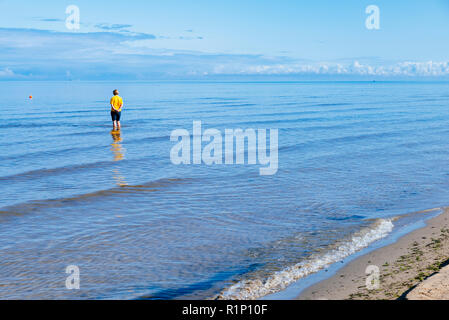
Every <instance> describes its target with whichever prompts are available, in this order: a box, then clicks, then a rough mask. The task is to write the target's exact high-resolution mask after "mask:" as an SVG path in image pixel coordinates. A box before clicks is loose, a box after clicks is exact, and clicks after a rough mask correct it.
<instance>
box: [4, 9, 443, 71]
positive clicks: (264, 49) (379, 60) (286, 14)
mask: <svg viewBox="0 0 449 320" xmlns="http://www.w3.org/2000/svg"><path fill="white" fill-rule="evenodd" d="M68 5H76V6H78V7H79V9H80V22H81V25H80V29H79V30H75V31H74V30H68V29H67V28H66V26H65V20H66V18H67V16H68V15H67V14H66V13H65V11H66V7H67V6H68ZM368 5H377V6H378V7H379V9H380V29H379V30H368V29H367V28H366V27H365V20H366V18H367V17H368V14H366V13H365V9H366V7H367V6H368ZM448 18H449V1H447V0H428V1H411V0H409V1H403V0H395V1H391V0H390V1H384V0H382V1H380V0H372V1H361V0H359V1H357V0H346V1H345V0H342V1H330V0H316V1H301V0H296V1H293V0H291V1H290V0H277V1H275V0H257V1H256V0H246V1H245V0H241V1H234V0H227V1H218V0H208V1H206V0H194V1H185V0H184V1H181V0H179V1H178V0H165V1H143V0H142V1H102V0H96V1H79V0H72V1H57V2H56V1H46V0H43V1H42V0H41V1H20V0H19V1H18V0H14V1H13V0H0V48H1V50H0V79H3V80H5V79H6V80H9V79H30V80H32V79H36V80H45V79H71V80H77V79H81V80H93V79H105V80H108V79H154V78H210V77H220V76H260V77H269V76H271V77H279V76H283V77H294V78H311V79H315V78H326V79H327V78H341V79H347V78H360V77H362V78H373V79H374V78H375V79H377V78H404V77H405V78H429V77H432V78H435V77H436V78H449V57H448V55H449V41H447V40H448V38H449V19H448Z"/></svg>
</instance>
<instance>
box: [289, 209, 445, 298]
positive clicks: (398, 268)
mask: <svg viewBox="0 0 449 320" xmlns="http://www.w3.org/2000/svg"><path fill="white" fill-rule="evenodd" d="M441 209H442V213H441V214H439V215H437V216H436V217H433V218H430V219H428V220H426V221H425V222H424V224H425V226H423V227H420V228H418V229H416V230H413V231H411V232H409V233H406V234H405V235H402V236H400V237H399V238H398V239H397V240H396V241H395V242H394V243H391V244H388V245H386V246H382V247H380V248H377V249H374V250H372V251H369V252H367V253H366V254H363V255H361V256H359V257H357V258H355V259H354V260H352V261H350V262H348V263H347V264H346V265H345V266H343V267H342V268H340V269H338V270H337V271H336V272H335V273H334V274H333V275H332V276H331V277H329V278H326V279H324V280H322V281H320V282H318V283H315V284H312V285H311V286H309V287H307V288H305V289H304V290H303V291H302V292H301V293H300V294H299V295H298V296H297V297H296V298H295V299H297V300H395V299H421V298H422V299H429V297H430V299H432V297H431V296H432V293H429V292H434V293H435V292H440V294H439V295H437V294H435V297H434V299H438V297H441V290H443V291H444V290H446V289H447V285H448V283H447V282H449V280H448V281H445V283H446V285H445V283H441V279H446V280H447V278H445V275H446V274H449V272H446V271H447V270H446V269H447V267H446V268H443V267H445V266H446V264H447V263H448V261H449V207H444V208H441ZM368 266H375V267H377V268H378V270H379V288H378V289H372V290H368V289H367V287H366V279H367V277H368V274H366V268H367V267H368ZM440 270H442V271H441V274H440V273H439V272H440ZM435 275H437V276H435ZM435 279H436V280H435ZM438 281H439V282H438ZM430 287H431V289H429V288H430ZM426 288H427V291H426ZM415 289H416V290H415ZM417 291H419V292H421V294H418V293H417ZM423 292H425V293H423ZM443 296H444V295H443ZM447 297H448V299H449V295H448V296H447Z"/></svg>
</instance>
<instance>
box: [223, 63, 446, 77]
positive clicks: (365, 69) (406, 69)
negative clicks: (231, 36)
mask: <svg viewBox="0 0 449 320" xmlns="http://www.w3.org/2000/svg"><path fill="white" fill-rule="evenodd" d="M236 71H237V70H235V67H234V66H229V68H226V66H224V65H221V66H220V68H216V69H215V70H214V72H215V73H216V74H232V73H239V74H260V75H293V74H298V75H308V74H309V75H356V76H381V77H387V76H390V77H395V76H406V77H439V76H449V62H448V61H444V62H435V61H427V62H409V61H407V62H399V63H396V64H392V65H380V66H379V65H377V66H374V65H369V64H361V63H360V62H358V61H354V62H353V63H351V64H346V65H344V64H341V63H332V62H331V63H313V64H303V63H302V64H265V65H251V66H245V67H242V68H241V69H240V70H239V71H237V72H236Z"/></svg>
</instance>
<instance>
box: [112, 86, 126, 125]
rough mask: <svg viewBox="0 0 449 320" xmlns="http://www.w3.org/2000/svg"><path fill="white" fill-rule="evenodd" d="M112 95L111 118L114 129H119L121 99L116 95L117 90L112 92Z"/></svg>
mask: <svg viewBox="0 0 449 320" xmlns="http://www.w3.org/2000/svg"><path fill="white" fill-rule="evenodd" d="M112 93H113V94H114V96H113V97H112V98H111V118H112V125H113V127H114V130H120V117H121V115H122V108H123V99H122V97H120V96H119V95H118V90H117V89H115V90H114V91H113V92H112Z"/></svg>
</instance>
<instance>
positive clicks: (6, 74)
mask: <svg viewBox="0 0 449 320" xmlns="http://www.w3.org/2000/svg"><path fill="white" fill-rule="evenodd" d="M14 76H15V74H14V72H13V71H12V70H11V69H9V68H5V69H3V70H0V78H12V77H14Z"/></svg>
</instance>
